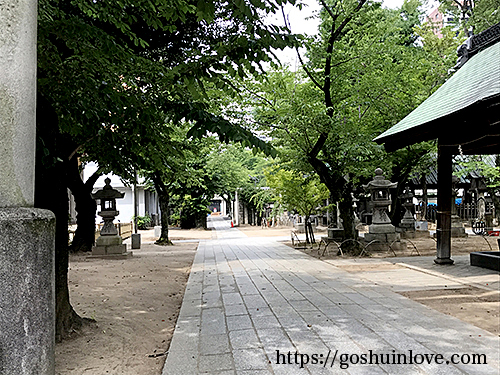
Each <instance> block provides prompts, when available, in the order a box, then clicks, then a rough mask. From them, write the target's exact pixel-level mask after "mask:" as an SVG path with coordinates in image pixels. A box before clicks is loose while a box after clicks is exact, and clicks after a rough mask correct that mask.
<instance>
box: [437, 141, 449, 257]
mask: <svg viewBox="0 0 500 375" xmlns="http://www.w3.org/2000/svg"><path fill="white" fill-rule="evenodd" d="M452 156H453V154H452V151H451V148H450V147H447V146H443V145H440V144H438V193H437V194H438V195H437V204H438V210H439V211H438V216H437V230H436V237H437V256H436V259H434V262H435V263H437V264H453V260H452V259H451V189H452V174H453V165H452Z"/></svg>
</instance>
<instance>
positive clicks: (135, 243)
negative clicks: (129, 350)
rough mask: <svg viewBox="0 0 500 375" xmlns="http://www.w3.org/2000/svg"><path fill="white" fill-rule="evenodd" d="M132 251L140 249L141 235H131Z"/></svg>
mask: <svg viewBox="0 0 500 375" xmlns="http://www.w3.org/2000/svg"><path fill="white" fill-rule="evenodd" d="M130 240H131V242H132V249H140V248H141V234H140V233H133V234H132V236H131V239H130Z"/></svg>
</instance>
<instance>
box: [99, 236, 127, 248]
mask: <svg viewBox="0 0 500 375" xmlns="http://www.w3.org/2000/svg"><path fill="white" fill-rule="evenodd" d="M122 242H123V240H122V238H121V237H120V236H119V235H115V236H100V237H98V238H97V240H96V241H95V243H96V245H97V246H113V245H121V244H122Z"/></svg>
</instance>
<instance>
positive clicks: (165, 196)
mask: <svg viewBox="0 0 500 375" xmlns="http://www.w3.org/2000/svg"><path fill="white" fill-rule="evenodd" d="M152 177H153V182H154V185H155V189H156V192H157V194H158V201H159V203H160V219H161V233H160V238H158V239H157V240H156V242H155V243H156V244H157V245H172V241H170V239H169V238H168V216H169V214H170V192H169V190H168V188H167V186H166V185H165V184H164V183H163V181H162V179H161V175H160V173H159V172H155V173H154V174H153V176H152Z"/></svg>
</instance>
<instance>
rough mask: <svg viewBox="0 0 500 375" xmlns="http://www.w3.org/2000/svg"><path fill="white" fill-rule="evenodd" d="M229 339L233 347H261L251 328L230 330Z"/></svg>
mask: <svg viewBox="0 0 500 375" xmlns="http://www.w3.org/2000/svg"><path fill="white" fill-rule="evenodd" d="M229 341H230V343H231V347H232V348H233V349H255V348H261V347H262V344H261V343H260V342H259V338H258V337H257V334H256V333H255V330H254V329H253V328H252V329H242V330H239V331H230V332H229Z"/></svg>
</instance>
